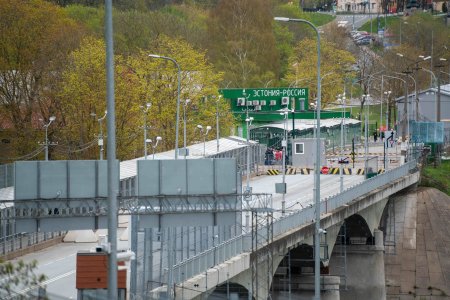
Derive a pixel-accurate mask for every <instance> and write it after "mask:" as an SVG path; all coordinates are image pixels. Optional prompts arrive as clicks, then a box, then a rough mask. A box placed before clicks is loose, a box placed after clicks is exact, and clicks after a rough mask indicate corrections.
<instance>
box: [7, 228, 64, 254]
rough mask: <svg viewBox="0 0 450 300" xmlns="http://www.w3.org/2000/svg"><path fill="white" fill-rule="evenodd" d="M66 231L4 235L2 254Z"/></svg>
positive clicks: (43, 240)
mask: <svg viewBox="0 0 450 300" xmlns="http://www.w3.org/2000/svg"><path fill="white" fill-rule="evenodd" d="M65 233H66V232H65V231H57V232H35V233H17V234H14V235H10V236H6V237H2V238H1V240H0V255H6V254H8V253H11V252H14V251H17V250H22V249H26V248H27V247H30V246H33V245H36V244H38V243H41V242H45V241H47V240H51V239H53V238H56V237H60V236H63V235H64V234H65Z"/></svg>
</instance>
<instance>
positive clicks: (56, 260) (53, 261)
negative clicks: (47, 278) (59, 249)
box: [38, 253, 76, 267]
mask: <svg viewBox="0 0 450 300" xmlns="http://www.w3.org/2000/svg"><path fill="white" fill-rule="evenodd" d="M75 255H76V253H73V254H70V255H68V256H65V257H62V258H59V259H55V260H52V261H51V262H48V263H46V264H43V265H38V267H44V266H48V265H51V264H53V263H55V262H58V261H61V260H64V259H66V258H69V257H71V256H75Z"/></svg>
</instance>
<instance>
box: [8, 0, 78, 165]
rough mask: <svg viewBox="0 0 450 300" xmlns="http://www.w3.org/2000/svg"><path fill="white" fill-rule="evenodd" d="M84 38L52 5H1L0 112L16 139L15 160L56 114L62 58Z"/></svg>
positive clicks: (35, 1) (28, 149)
mask: <svg viewBox="0 0 450 300" xmlns="http://www.w3.org/2000/svg"><path fill="white" fill-rule="evenodd" d="M82 33H83V31H82V30H81V28H80V27H79V26H78V25H77V24H76V23H75V21H74V20H72V19H70V18H69V17H67V16H66V14H65V13H64V11H63V10H62V9H61V8H59V7H58V6H56V5H53V4H50V3H47V2H44V1H41V0H33V1H12V0H0V82H2V84H1V85H0V109H2V110H3V116H2V117H4V118H5V120H6V123H9V124H11V126H12V130H14V132H15V135H16V137H15V138H14V139H12V141H11V144H12V147H13V148H14V149H15V153H14V156H20V155H23V154H26V153H29V152H31V151H32V150H34V149H36V148H37V147H38V145H37V142H38V141H42V139H41V136H39V134H40V133H42V131H37V130H36V127H38V128H40V127H41V123H40V122H39V121H38V120H39V118H43V119H44V120H48V117H49V116H51V115H52V114H54V113H55V110H56V108H55V106H56V105H57V104H56V101H57V100H56V99H55V97H54V96H55V90H56V85H57V83H58V81H59V76H60V74H61V70H62V68H64V66H65V60H66V55H67V54H68V53H69V52H70V51H71V49H73V48H75V47H76V46H77V45H78V42H79V38H80V35H81V34H82ZM49 135H50V138H51V137H52V130H51V129H50V130H49Z"/></svg>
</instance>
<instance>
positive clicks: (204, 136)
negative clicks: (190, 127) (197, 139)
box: [197, 125, 212, 157]
mask: <svg viewBox="0 0 450 300" xmlns="http://www.w3.org/2000/svg"><path fill="white" fill-rule="evenodd" d="M197 128H198V129H200V133H201V134H202V135H203V157H205V156H206V136H207V135H208V133H209V131H210V130H211V128H212V127H211V126H206V132H205V133H203V126H202V125H197Z"/></svg>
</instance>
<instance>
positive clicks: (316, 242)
mask: <svg viewBox="0 0 450 300" xmlns="http://www.w3.org/2000/svg"><path fill="white" fill-rule="evenodd" d="M275 21H282V22H299V23H305V24H307V25H309V26H310V27H311V28H312V29H314V31H315V32H316V35H317V126H316V168H315V176H314V178H315V181H314V198H315V210H316V212H315V222H316V226H315V235H314V253H315V255H314V299H316V300H320V232H321V230H320V172H319V170H320V154H321V149H320V148H321V147H320V105H321V104H320V102H321V93H322V90H321V82H320V81H321V79H320V33H319V30H318V29H317V27H316V26H314V24H312V23H311V22H309V21H307V20H303V19H290V18H284V17H275Z"/></svg>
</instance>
